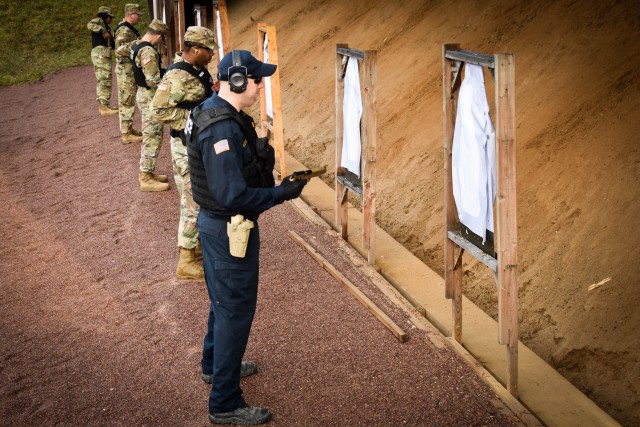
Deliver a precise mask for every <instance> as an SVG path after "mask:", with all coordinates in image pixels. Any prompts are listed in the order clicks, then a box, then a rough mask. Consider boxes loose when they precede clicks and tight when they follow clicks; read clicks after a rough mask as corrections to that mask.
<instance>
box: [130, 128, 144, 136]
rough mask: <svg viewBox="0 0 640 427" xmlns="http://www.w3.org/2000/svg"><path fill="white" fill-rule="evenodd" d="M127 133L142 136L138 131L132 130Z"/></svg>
mask: <svg viewBox="0 0 640 427" xmlns="http://www.w3.org/2000/svg"><path fill="white" fill-rule="evenodd" d="M129 133H130V134H131V135H135V136H142V132H140V131H139V130H135V129H134V128H131V129H129Z"/></svg>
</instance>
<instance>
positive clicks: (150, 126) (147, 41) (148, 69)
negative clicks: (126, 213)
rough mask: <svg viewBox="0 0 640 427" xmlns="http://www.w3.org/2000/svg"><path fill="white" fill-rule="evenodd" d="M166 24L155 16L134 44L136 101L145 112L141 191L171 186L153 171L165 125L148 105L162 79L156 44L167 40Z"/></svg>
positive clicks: (139, 177) (132, 47)
mask: <svg viewBox="0 0 640 427" xmlns="http://www.w3.org/2000/svg"><path fill="white" fill-rule="evenodd" d="M166 34H167V25H166V24H165V23H164V22H162V21H160V20H158V19H154V20H153V21H151V24H149V28H148V29H147V32H146V33H145V35H144V36H143V37H142V39H140V40H136V41H134V42H133V43H131V60H132V63H133V75H134V77H135V79H136V83H137V84H138V93H137V94H136V102H137V104H138V109H139V110H140V112H141V113H142V149H141V152H140V173H139V176H138V180H139V182H140V190H142V191H166V190H168V189H169V184H168V181H169V178H168V177H167V175H156V174H154V173H153V171H154V170H155V168H156V163H157V162H158V152H159V151H160V146H161V145H162V136H163V134H162V124H160V123H158V122H157V121H156V120H154V119H153V118H152V117H151V112H150V110H149V106H150V104H151V100H152V99H153V96H154V95H155V93H156V89H157V87H158V84H160V80H161V79H162V74H163V70H162V68H161V62H160V53H159V52H158V50H157V49H156V46H158V44H160V42H161V41H162V40H164V37H165V35H166Z"/></svg>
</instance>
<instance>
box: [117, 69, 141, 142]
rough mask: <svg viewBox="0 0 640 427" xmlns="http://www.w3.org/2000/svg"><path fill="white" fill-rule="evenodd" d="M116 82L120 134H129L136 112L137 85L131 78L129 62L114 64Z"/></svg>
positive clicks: (131, 72)
mask: <svg viewBox="0 0 640 427" xmlns="http://www.w3.org/2000/svg"><path fill="white" fill-rule="evenodd" d="M116 80H117V81H118V114H119V116H120V132H121V133H123V134H124V133H129V132H131V128H132V125H133V115H134V114H135V112H136V92H137V91H138V85H137V84H136V80H135V78H134V77H133V64H132V63H131V61H126V62H124V61H123V62H117V63H116Z"/></svg>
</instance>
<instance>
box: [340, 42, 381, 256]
mask: <svg viewBox="0 0 640 427" xmlns="http://www.w3.org/2000/svg"><path fill="white" fill-rule="evenodd" d="M377 55H378V53H377V51H375V50H356V49H350V48H349V45H348V44H337V45H336V224H337V226H338V228H339V231H340V235H341V236H342V238H343V239H345V240H347V239H348V229H347V228H348V221H349V218H348V201H347V198H348V191H349V190H351V191H352V192H353V193H354V194H356V196H358V197H359V198H360V200H361V201H362V248H363V250H364V251H366V252H367V261H368V262H369V264H371V265H375V231H376V223H375V213H376V127H377V117H376V80H377V71H376V64H377ZM350 60H357V61H360V62H361V63H362V66H361V67H359V70H361V74H360V80H361V88H362V90H361V93H362V97H363V102H362V110H363V111H362V119H361V123H359V124H358V125H359V126H360V135H361V143H362V149H361V151H360V153H361V155H360V179H358V178H357V176H356V175H355V174H353V173H350V172H349V171H347V169H346V168H343V167H342V166H341V163H342V146H343V142H342V141H343V139H342V138H343V135H344V129H343V117H344V114H343V110H342V108H343V106H342V103H343V99H344V75H345V72H346V66H347V62H348V61H350Z"/></svg>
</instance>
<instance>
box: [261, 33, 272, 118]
mask: <svg viewBox="0 0 640 427" xmlns="http://www.w3.org/2000/svg"><path fill="white" fill-rule="evenodd" d="M262 50H263V52H264V61H262V62H264V63H265V64H269V41H268V40H267V34H266V33H265V35H264V45H263V47H262ZM262 80H263V81H264V95H265V96H264V97H265V104H266V105H265V110H266V112H267V116H269V117H271V118H272V119H273V102H272V98H271V78H270V77H265V78H263V79H262Z"/></svg>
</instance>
